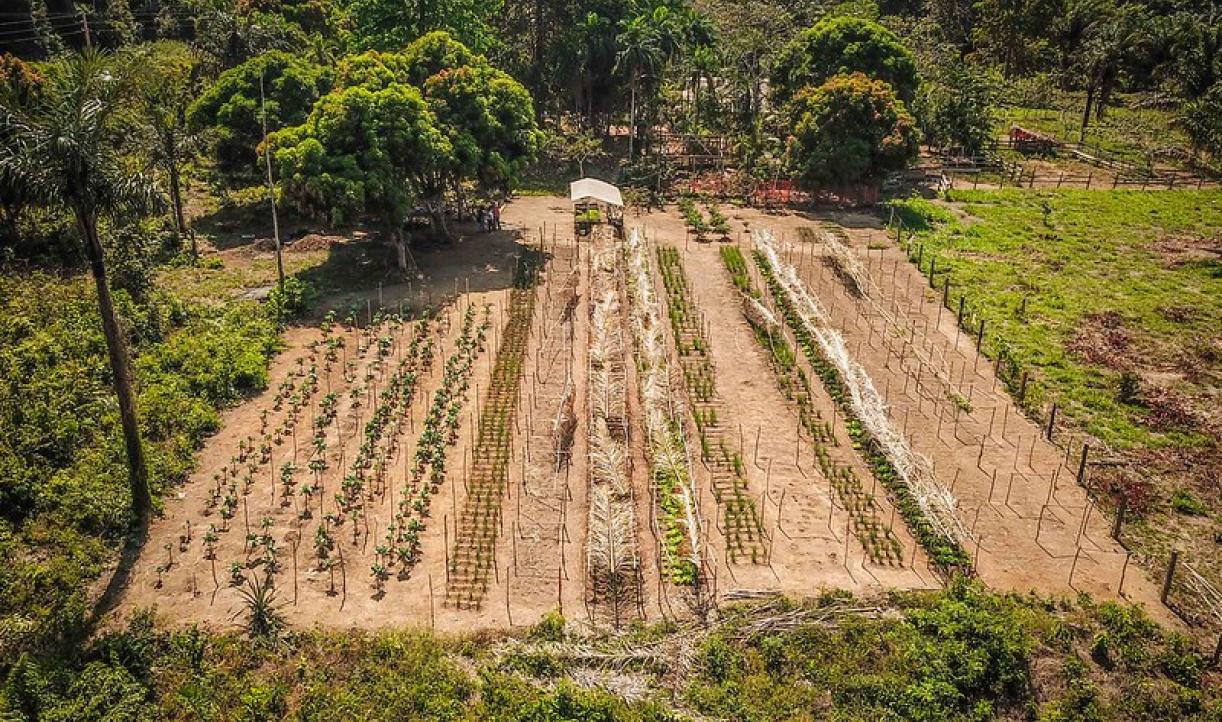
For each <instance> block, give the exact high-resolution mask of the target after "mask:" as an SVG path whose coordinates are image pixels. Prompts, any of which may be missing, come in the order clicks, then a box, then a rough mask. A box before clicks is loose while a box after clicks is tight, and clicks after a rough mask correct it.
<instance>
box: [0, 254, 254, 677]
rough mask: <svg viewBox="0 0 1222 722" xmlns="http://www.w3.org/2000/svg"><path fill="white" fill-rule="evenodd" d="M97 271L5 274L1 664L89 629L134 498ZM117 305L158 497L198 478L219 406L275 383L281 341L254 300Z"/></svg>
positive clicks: (1, 283)
mask: <svg viewBox="0 0 1222 722" xmlns="http://www.w3.org/2000/svg"><path fill="white" fill-rule="evenodd" d="M91 296H92V294H91V293H90V292H89V290H88V287H87V286H86V284H85V283H84V282H83V280H79V279H77V280H74V279H62V278H58V277H55V276H52V275H49V274H45V273H37V272H35V273H14V272H13V269H6V270H5V272H4V273H2V274H0V299H2V300H0V318H3V319H4V320H3V322H2V323H0V437H2V438H3V439H4V444H3V445H0V510H2V512H0V513H2V518H0V559H3V560H4V563H3V564H2V565H0V628H3V629H4V630H5V643H4V646H3V647H2V648H0V663H5V662H11V661H12V655H13V654H14V653H16V652H18V651H20V650H21V649H24V648H26V647H28V646H38V645H40V644H42V643H44V642H47V641H49V640H54V639H60V638H63V637H64V636H65V635H67V636H69V637H70V635H71V634H73V633H75V632H76V631H77V630H78V629H79V625H80V624H81V623H82V622H83V621H84V618H85V615H86V613H87V611H88V609H87V605H88V603H89V602H90V598H89V596H88V585H89V583H90V582H91V580H92V579H93V577H94V576H95V575H97V574H98V573H99V572H100V571H101V569H102V567H103V566H104V565H105V564H106V563H107V561H108V560H109V558H110V553H111V550H112V549H113V547H114V546H115V545H117V544H118V543H119V542H120V540H121V539H122V538H123V537H124V535H125V534H126V533H127V530H128V528H129V523H130V520H131V496H130V492H129V489H128V486H127V460H126V458H125V456H124V448H123V437H122V434H121V433H120V429H119V420H118V412H117V410H116V408H115V404H114V401H113V396H112V394H111V392H110V386H111V379H110V373H111V372H110V368H109V366H108V364H107V360H106V343H105V340H104V339H103V337H102V329H101V324H100V323H99V320H98V310H97V305H96V301H95V300H94V299H93V298H92V297H91ZM115 296H116V304H117V307H118V309H119V313H120V316H121V317H122V319H123V321H124V326H125V327H126V328H127V330H128V334H129V335H130V338H131V341H132V346H133V348H134V351H135V353H134V357H135V358H134V360H135V364H134V367H135V373H136V379H135V380H136V387H137V389H138V408H139V409H140V412H141V419H140V420H141V430H142V432H143V436H144V438H145V439H146V441H147V442H148V443H147V445H146V446H147V457H148V464H149V481H150V486H151V487H152V490H153V492H154V495H155V496H160V495H161V494H162V493H164V492H165V491H166V490H167V489H169V488H171V487H172V486H173V485H174V484H176V483H178V482H181V481H183V480H184V479H185V477H186V475H187V474H188V473H189V472H190V470H191V469H192V467H193V466H194V463H195V459H194V457H195V452H196V450H197V449H198V447H199V444H200V442H201V441H202V440H203V438H204V437H205V436H207V435H209V434H211V433H213V432H214V431H216V429H217V428H218V426H219V423H220V421H219V417H218V413H217V412H218V410H219V409H221V408H223V407H224V406H227V405H229V404H232V403H235V402H237V401H238V400H240V399H241V398H243V397H244V396H245V395H247V394H249V393H251V392H254V391H258V390H261V389H263V388H264V387H265V386H266V385H267V364H268V359H269V357H270V355H271V353H272V352H274V350H275V349H276V347H277V344H278V340H277V339H278V334H277V330H276V324H275V323H274V322H273V319H272V318H271V316H270V314H269V312H268V311H267V310H266V309H265V308H261V307H259V306H258V305H257V304H255V303H252V302H244V303H237V304H231V305H229V306H228V307H214V306H207V305H202V304H186V303H183V302H180V301H179V300H177V299H176V298H175V297H173V296H172V295H170V294H168V293H165V292H161V291H154V292H152V293H151V294H150V296H149V297H148V299H146V300H144V301H142V302H137V301H136V300H134V299H132V298H131V296H130V295H128V294H127V293H126V292H123V291H118V292H116V294H115Z"/></svg>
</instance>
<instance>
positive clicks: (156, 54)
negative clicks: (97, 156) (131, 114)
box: [137, 40, 203, 260]
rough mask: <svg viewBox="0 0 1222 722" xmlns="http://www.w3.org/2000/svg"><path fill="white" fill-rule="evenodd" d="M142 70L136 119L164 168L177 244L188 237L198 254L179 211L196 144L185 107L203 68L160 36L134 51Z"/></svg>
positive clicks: (186, 51) (188, 52)
mask: <svg viewBox="0 0 1222 722" xmlns="http://www.w3.org/2000/svg"><path fill="white" fill-rule="evenodd" d="M137 57H138V58H139V60H140V61H141V66H142V67H143V68H144V69H145V71H146V72H144V73H143V77H142V78H141V79H140V84H139V97H140V111H141V113H140V114H141V121H142V125H143V126H144V130H145V131H146V132H147V133H148V135H149V140H150V141H151V142H150V143H149V149H150V155H151V157H152V161H153V163H154V164H155V165H156V166H157V167H158V168H159V169H160V170H161V171H162V172H164V173H165V176H166V180H167V182H168V187H169V191H170V205H171V207H172V210H173V212H174V233H175V236H177V238H176V240H177V243H178V248H179V249H181V248H182V244H183V241H184V240H185V239H186V238H187V236H190V238H191V258H192V259H193V260H196V259H198V258H199V248H198V247H197V246H196V243H195V234H194V233H192V232H191V231H190V230H189V229H188V228H187V219H186V216H185V214H184V213H183V199H182V166H183V163H185V162H187V161H188V160H190V158H191V156H192V155H194V153H195V151H196V150H197V149H198V148H199V146H200V138H199V135H198V134H197V133H195V132H193V131H192V130H191V129H190V127H189V126H188V125H187V106H189V105H190V104H191V101H192V100H193V99H194V96H195V92H194V91H195V90H196V89H197V87H198V85H199V81H200V76H201V74H202V71H203V59H202V57H201V56H200V54H199V53H198V52H196V51H194V50H192V49H191V48H189V47H188V46H186V45H183V44H182V43H177V42H174V41H169V40H163V41H161V42H159V43H156V44H155V45H152V46H150V48H149V49H148V51H147V52H141V53H140V54H139V55H138V56H137Z"/></svg>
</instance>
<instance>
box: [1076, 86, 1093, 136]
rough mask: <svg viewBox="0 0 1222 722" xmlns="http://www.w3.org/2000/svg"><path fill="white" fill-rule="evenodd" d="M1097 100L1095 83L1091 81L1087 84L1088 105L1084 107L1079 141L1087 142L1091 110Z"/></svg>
mask: <svg viewBox="0 0 1222 722" xmlns="http://www.w3.org/2000/svg"><path fill="white" fill-rule="evenodd" d="M1094 102H1095V83H1094V81H1091V82H1090V83H1087V85H1086V107H1085V108H1083V109H1082V130H1081V131H1079V133H1078V142H1079V143H1085V142H1086V129H1087V128H1088V127H1090V110H1091V106H1092V105H1093V104H1094Z"/></svg>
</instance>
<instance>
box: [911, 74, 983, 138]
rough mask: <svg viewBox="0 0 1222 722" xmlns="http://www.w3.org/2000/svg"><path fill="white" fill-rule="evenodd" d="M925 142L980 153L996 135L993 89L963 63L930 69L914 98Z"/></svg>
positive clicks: (915, 110) (981, 76)
mask: <svg viewBox="0 0 1222 722" xmlns="http://www.w3.org/2000/svg"><path fill="white" fill-rule="evenodd" d="M913 111H914V112H915V113H916V116H917V119H918V120H919V123H920V127H921V131H922V133H923V135H924V136H925V142H926V143H928V144H929V145H933V146H940V147H943V148H950V147H953V148H958V149H960V150H962V151H963V152H964V153H966V154H968V155H974V154H976V153H979V152H980V150H981V149H982V148H983V147H984V146H985V144H986V143H988V142H989V139H990V138H991V136H992V134H993V116H994V112H993V89H992V87H991V86H990V84H989V82H988V79H987V78H986V77H985V75H984V74H983V73H982V72H980V71H979V70H978V69H974V68H972V67H970V66H966V65H964V64H963V63H961V62H953V63H947V64H944V65H939V66H937V67H934V68H931V69H930V71H929V72H928V74H927V75H926V77H925V80H924V82H922V83H921V87H920V90H919V91H918V92H917V97H916V99H915V100H914V101H913Z"/></svg>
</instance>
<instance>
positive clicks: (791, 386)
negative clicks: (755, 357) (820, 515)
mask: <svg viewBox="0 0 1222 722" xmlns="http://www.w3.org/2000/svg"><path fill="white" fill-rule="evenodd" d="M721 258H722V261H723V263H724V265H725V267H726V270H727V271H729V273H730V278H731V279H732V280H733V282H734V285H735V287H737V288H738V290H739V291H740V292H741V293H742V294H743V311H744V315H745V316H746V318H747V320H748V321H749V322H750V324H751V327H752V330H753V331H754V333H755V340H756V342H757V343H758V344H759V345H760V347H761V348H762V349H763V350H764V352H765V354H766V355H767V358H768V363H769V365H770V366H771V367H772V371H773V374H774V376H775V377H776V380H777V385H778V386H779V387H780V389H781V392H782V393H783V394H785V398H786V399H787V400H789V401H790V402H791V403H792V404H794V406H795V407H796V409H797V412H798V421H799V423H800V424H801V427H802V428H803V429H805V430H806V432H807V433H808V434H809V435H810V437H811V440H812V443H813V446H814V453H815V459H816V461H817V462H818V464H819V469H820V471H822V472H823V475H824V477H826V478H827V479H828V482H829V483H830V484H831V486H832V488H833V489H834V490H835V493H836V497H837V498H838V499H839V500H840V503H841V505H842V506H843V507H844V508H845V510H846V511H847V512H848V513H849V518H850V520H851V524H852V528H853V533H854V534H855V535H856V536H857V540H858V541H859V542H860V543H861V545H862V548H863V549H865V551H866V554H867V555H868V556H869V558H870V561H872V562H874V563H876V564H899V563H901V562H902V560H903V551H904V550H903V545H902V544H901V543H900V541H899V539H898V538H897V537H896V536H895V534H894V532H893V531H892V530H891V529H890V528H888V527H886V526H884V525H883V523H882V521H881V519H880V517H879V512H880V510H879V507H878V504H877V503H876V502H875V500H874V497H873V495H872V494H869V493H867V492H866V490H865V487H864V486H863V485H862V483H861V480H860V479H859V478H857V474H855V473H854V472H853V469H852V468H851V467H848V466H842V465H840V464H837V463H836V461H835V460H833V459H832V458H831V455H830V453H829V451H828V446H835V445H836V437H835V435H834V434H833V433H832V425H831V424H830V423H829V422H827V421H825V420H824V419H823V417H822V414H820V412H819V411H818V409H816V408H815V403H814V397H813V394H812V389H811V384H810V379H809V377H808V376H807V375H806V371H805V370H804V369H803V368H802V367H801V366H800V365H799V363H798V358H797V354H796V352H795V351H794V348H793V346H791V345H790V344H789V341H788V340H787V339H786V338H785V334H784V330H783V329H782V328H781V327H780V325H779V322H778V320H777V318H776V316H775V315H774V314H773V313H772V312H771V311H770V310H769V309H768V308H767V307H765V306H764V305H763V304H762V303H761V298H762V297H761V294H760V292H759V291H758V290H757V289H756V288H755V283H754V281H752V279H751V274H750V271H749V270H748V268H747V262H746V259H745V258H744V257H743V254H742V251H740V250H739V249H738V248H737V247H734V246H727V247H725V248H722V249H721Z"/></svg>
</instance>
